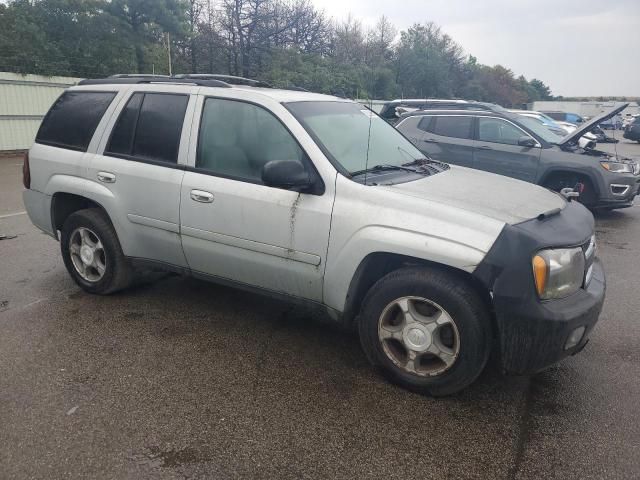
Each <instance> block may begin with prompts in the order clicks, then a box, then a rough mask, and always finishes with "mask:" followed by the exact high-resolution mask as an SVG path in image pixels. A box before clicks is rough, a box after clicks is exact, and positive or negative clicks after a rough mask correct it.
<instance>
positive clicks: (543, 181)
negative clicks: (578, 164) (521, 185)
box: [538, 167, 601, 197]
mask: <svg viewBox="0 0 640 480" xmlns="http://www.w3.org/2000/svg"><path fill="white" fill-rule="evenodd" d="M563 175H571V176H576V177H582V178H585V179H586V180H588V181H589V183H590V184H591V187H592V188H593V191H594V195H595V196H596V197H600V194H601V192H600V184H599V183H598V181H597V179H595V178H594V176H593V175H592V174H591V173H590V172H585V171H584V170H581V169H579V168H571V167H557V168H551V169H549V170H547V171H546V172H544V174H543V175H542V177H541V178H540V181H539V182H538V184H539V185H541V186H545V185H547V184H548V183H549V181H550V180H551V179H553V178H554V177H561V176H563Z"/></svg>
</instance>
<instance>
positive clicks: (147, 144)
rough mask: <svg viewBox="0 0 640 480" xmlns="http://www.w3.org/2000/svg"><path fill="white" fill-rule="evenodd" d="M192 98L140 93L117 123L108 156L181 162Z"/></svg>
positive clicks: (129, 102) (109, 145)
mask: <svg viewBox="0 0 640 480" xmlns="http://www.w3.org/2000/svg"><path fill="white" fill-rule="evenodd" d="M188 103H189V96H188V95H175V94H164V93H142V92H138V93H135V94H133V95H132V96H131V98H130V99H129V101H128V102H127V105H126V106H125V108H124V109H123V110H122V113H121V114H120V118H118V121H117V122H116V125H115V127H114V128H113V132H112V134H111V139H110V140H109V144H108V145H107V148H106V150H105V154H107V155H109V154H111V155H116V156H120V155H121V156H125V157H131V158H133V159H140V160H144V161H151V162H162V163H177V162H178V149H179V147H180V136H181V134H182V124H183V123H184V115H185V112H186V110H187V104H188Z"/></svg>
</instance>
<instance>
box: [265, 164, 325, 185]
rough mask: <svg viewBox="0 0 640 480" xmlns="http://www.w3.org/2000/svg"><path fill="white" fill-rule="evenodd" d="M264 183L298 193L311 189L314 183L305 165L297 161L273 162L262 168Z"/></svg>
mask: <svg viewBox="0 0 640 480" xmlns="http://www.w3.org/2000/svg"><path fill="white" fill-rule="evenodd" d="M262 181H263V182H264V184H265V185H268V186H270V187H278V188H286V189H290V190H296V191H298V192H302V191H306V190H308V189H310V188H311V186H312V184H313V182H312V181H311V178H310V177H309V173H308V172H307V171H306V170H305V168H304V165H302V163H301V162H299V161H297V160H271V161H270V162H267V163H266V164H265V166H264V167H263V168H262Z"/></svg>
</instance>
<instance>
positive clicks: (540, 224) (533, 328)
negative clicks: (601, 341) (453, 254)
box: [474, 202, 606, 374]
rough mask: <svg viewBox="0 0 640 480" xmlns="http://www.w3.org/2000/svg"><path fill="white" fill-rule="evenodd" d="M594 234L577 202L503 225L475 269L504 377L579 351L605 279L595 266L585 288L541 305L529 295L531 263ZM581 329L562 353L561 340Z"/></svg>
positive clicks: (590, 218)
mask: <svg viewBox="0 0 640 480" xmlns="http://www.w3.org/2000/svg"><path fill="white" fill-rule="evenodd" d="M593 231H594V221H593V216H592V215H591V213H590V212H589V211H588V210H587V209H585V208H584V207H583V206H582V205H580V204H578V203H577V202H571V203H569V204H568V205H567V206H566V208H565V209H563V210H562V211H561V212H560V213H559V214H557V215H554V216H552V217H550V218H546V219H544V220H537V219H535V220H529V221H526V222H523V223H520V224H518V225H507V226H505V228H504V230H503V231H502V233H501V234H500V236H499V237H498V239H497V240H496V242H495V244H494V245H493V247H492V248H491V250H490V251H489V253H488V254H487V256H486V257H485V259H484V260H483V262H482V263H481V264H480V265H479V266H478V268H477V269H476V270H475V272H474V275H475V276H476V277H477V278H478V279H480V281H482V282H483V283H484V284H485V286H486V287H487V288H488V289H489V291H490V292H492V295H493V305H494V310H495V317H496V323H497V327H498V335H499V342H500V350H501V352H500V353H501V360H502V366H503V369H504V370H505V372H506V373H511V374H527V373H534V372H537V371H539V370H542V369H544V368H545V367H548V366H549V365H552V364H553V363H556V362H558V361H559V360H561V359H562V358H564V357H566V356H568V355H571V354H573V353H577V352H579V351H580V350H581V349H582V348H583V347H584V345H585V344H586V342H587V341H588V336H589V333H590V332H591V330H592V329H593V326H594V325H595V324H596V322H597V321H598V316H599V315H600V311H601V310H602V305H603V303H604V297H605V290H606V287H605V283H606V282H605V276H604V271H603V269H602V265H601V264H600V262H599V261H597V260H596V261H595V263H594V264H593V277H592V280H591V282H590V284H589V285H588V287H587V288H586V289H585V288H582V289H580V290H579V291H578V292H576V293H575V294H573V295H570V296H569V297H567V298H564V299H558V300H548V301H541V300H539V298H538V295H537V293H536V291H535V285H534V279H533V272H532V267H531V259H532V258H533V256H534V255H535V253H536V252H537V251H538V250H540V249H543V248H554V247H556V248H561V247H573V246H580V245H583V244H584V243H586V242H588V241H589V239H590V237H591V235H593ZM581 326H584V327H585V329H586V332H585V334H584V335H583V337H582V339H581V340H580V342H579V343H578V345H576V346H575V347H573V348H571V349H569V350H565V349H564V346H565V344H566V341H567V338H568V337H569V335H570V334H571V332H572V331H573V330H574V329H575V328H578V327H581Z"/></svg>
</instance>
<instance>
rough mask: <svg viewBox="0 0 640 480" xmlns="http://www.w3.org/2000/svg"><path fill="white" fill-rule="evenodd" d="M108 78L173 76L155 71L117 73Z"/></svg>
mask: <svg viewBox="0 0 640 480" xmlns="http://www.w3.org/2000/svg"><path fill="white" fill-rule="evenodd" d="M108 78H171V77H170V76H169V75H157V74H155V73H116V74H114V75H109V77H108Z"/></svg>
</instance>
